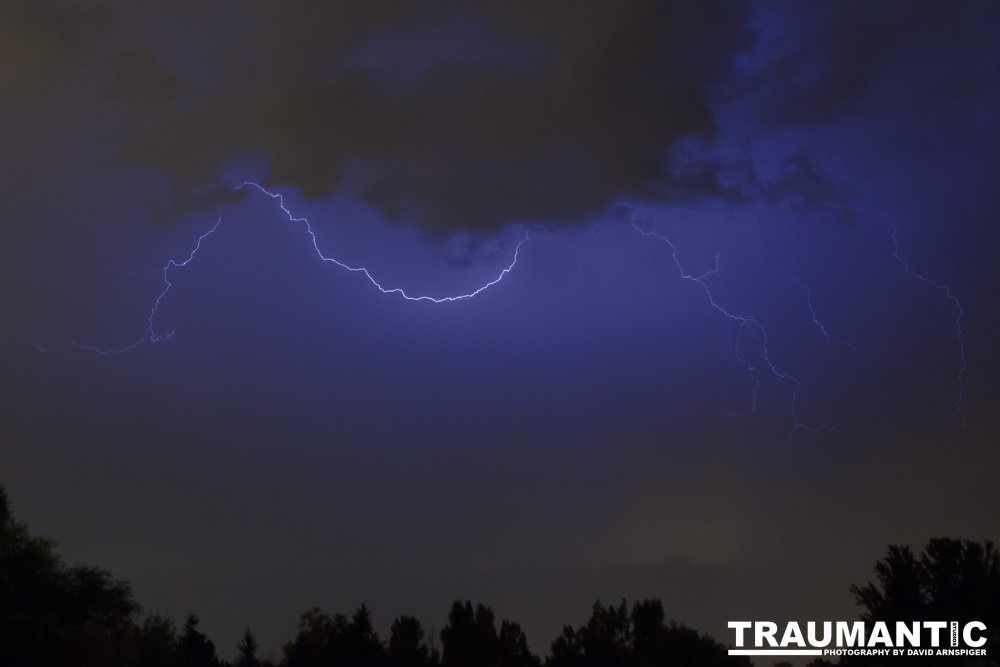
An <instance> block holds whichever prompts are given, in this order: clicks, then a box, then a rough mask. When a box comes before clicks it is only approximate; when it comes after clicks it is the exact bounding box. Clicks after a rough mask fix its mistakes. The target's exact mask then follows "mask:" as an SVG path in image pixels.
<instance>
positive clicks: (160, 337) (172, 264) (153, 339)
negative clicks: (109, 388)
mask: <svg viewBox="0 0 1000 667" xmlns="http://www.w3.org/2000/svg"><path fill="white" fill-rule="evenodd" d="M243 188H256V189H257V190H260V191H261V192H262V193H264V194H265V195H267V196H268V197H270V198H271V199H273V200H275V201H277V202H278V206H280V207H281V210H282V211H284V213H285V215H287V216H288V219H289V220H290V221H291V222H295V223H302V224H303V225H305V228H306V233H307V234H309V237H310V238H311V239H312V246H313V249H314V250H315V251H316V255H317V256H318V257H319V258H320V259H321V260H322V261H323V262H327V263H330V264H335V265H337V266H339V267H340V268H342V269H345V270H347V271H351V272H353V273H362V274H364V276H365V277H366V278H367V279H368V281H369V282H370V283H371V284H372V285H374V286H375V288H376V289H378V291H379V292H381V293H382V294H395V295H398V296H400V297H402V298H403V299H406V300H407V301H429V302H431V303H450V302H452V301H466V300H468V299H471V298H473V297H475V296H478V295H479V294H481V293H482V292H484V291H485V290H487V289H489V288H490V287H493V286H494V285H496V284H497V283H499V282H500V281H501V280H503V279H504V277H505V276H506V275H507V274H508V273H510V272H511V271H512V270H513V268H514V265H515V264H517V257H518V253H519V252H520V250H521V246H523V245H524V244H525V243H527V242H528V240H529V236H528V234H527V233H526V234H525V235H524V238H523V239H521V241H520V242H519V243H518V244H517V246H515V247H514V257H513V259H512V260H511V262H510V264H509V265H508V266H507V267H506V268H505V269H504V270H503V271H501V272H500V275H498V276H497V277H496V278H494V279H493V280H491V281H490V282H488V283H486V284H485V285H483V286H481V287H479V288H478V289H476V290H475V291H472V292H469V293H468V294H459V295H456V296H445V297H433V296H428V295H419V296H413V295H410V294H407V292H406V291H405V290H404V289H403V288H401V287H385V286H383V285H382V284H381V283H380V282H379V281H377V280H376V279H375V277H374V276H372V274H371V273H369V271H368V269H366V268H365V267H363V266H351V265H349V264H345V263H344V262H341V261H340V260H338V259H336V258H334V257H328V256H326V255H324V254H323V252H322V251H321V250H320V249H319V241H318V240H317V238H316V233H315V232H314V231H313V229H312V225H311V224H310V223H309V220H307V219H306V218H297V217H295V216H294V215H293V214H292V212H291V211H290V210H289V209H288V207H286V206H285V200H284V197H283V196H282V195H280V194H277V193H274V192H270V191H268V190H266V189H265V188H264V187H262V186H261V185H258V184H257V183H253V182H251V181H246V182H244V183H243V184H242V185H239V186H236V187H234V188H233V189H234V190H242V189H243ZM221 223H222V216H221V215H220V216H219V218H218V220H216V222H215V225H213V226H212V228H211V229H209V230H208V231H207V232H205V233H204V234H202V235H201V236H200V237H198V243H197V244H195V247H194V249H193V250H192V251H191V253H190V254H189V255H188V257H187V259H185V260H184V261H182V262H177V261H174V260H170V261H169V262H167V263H166V264H165V265H164V266H163V268H162V269H158V271H162V272H163V283H164V285H165V286H164V288H163V291H162V292H160V295H159V296H157V297H156V301H155V302H154V303H153V307H152V308H151V309H150V311H149V319H148V320H147V322H148V326H147V328H146V331H145V332H144V333H143V335H142V337H141V338H140V339H139V340H137V341H136V342H135V343H133V344H131V345H129V346H127V347H122V348H116V349H102V348H99V347H94V346H91V345H81V344H79V343H77V342H76V341H70V342H71V343H72V345H73V347H75V348H77V349H78V350H88V351H91V352H96V353H97V354H101V355H108V354H123V353H125V352H130V351H131V350H134V349H135V348H137V347H139V346H140V345H142V344H143V343H146V342H149V343H158V342H160V341H164V340H170V339H171V338H172V337H173V335H174V333H175V332H174V331H171V332H170V333H167V334H158V333H157V332H156V329H155V327H154V320H155V318H156V312H157V310H158V309H159V307H160V302H161V301H163V299H164V298H165V297H166V296H167V294H168V293H169V292H170V288H171V287H173V284H172V283H171V282H170V278H169V272H170V269H172V268H181V267H183V266H187V265H188V263H190V262H191V261H192V260H193V259H194V256H195V254H196V253H197V252H198V250H200V249H201V244H202V241H204V240H205V239H206V238H208V237H209V236H211V235H212V234H214V233H215V232H216V230H218V229H219V225H220V224H221ZM37 349H39V350H40V351H43V352H44V351H45V349H46V348H44V347H43V346H39V347H38V348H37Z"/></svg>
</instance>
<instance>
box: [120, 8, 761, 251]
mask: <svg viewBox="0 0 1000 667" xmlns="http://www.w3.org/2000/svg"><path fill="white" fill-rule="evenodd" d="M441 7H442V6H440V5H435V7H434V8H433V9H432V8H429V7H423V8H421V9H419V10H418V9H416V8H415V7H413V6H411V5H409V4H401V3H393V2H383V3H373V4H369V3H366V4H365V5H364V8H363V9H361V8H359V7H358V6H345V5H344V4H341V3H338V4H336V5H333V6H331V7H326V6H323V7H319V8H317V7H315V6H314V5H312V4H308V3H294V4H293V6H292V7H291V8H289V9H288V10H287V11H286V9H285V7H284V6H282V9H281V11H280V12H278V11H275V10H274V7H273V6H271V5H268V4H264V5H261V6H259V7H258V10H259V11H260V14H259V19H260V23H259V25H258V27H257V28H256V29H255V30H251V31H250V34H249V35H248V36H246V38H245V39H243V40H242V41H240V42H239V43H238V46H237V47H234V48H238V49H240V50H241V56H240V60H241V62H244V63H249V64H250V65H251V66H252V67H254V68H255V69H256V71H257V72H258V75H256V76H253V77H250V78H251V79H252V81H250V82H249V83H248V84H247V85H245V86H226V87H225V88H224V92H220V93H215V92H210V93H207V94H205V95H204V96H202V98H201V99H199V101H198V103H196V104H193V105H189V106H188V107H187V108H186V109H185V110H183V111H180V112H177V113H175V114H173V115H171V116H170V117H169V118H167V119H165V120H164V121H163V122H162V123H160V124H158V125H157V126H156V127H155V129H153V130H152V131H150V132H148V133H147V134H145V135H143V136H141V137H140V138H138V139H136V140H135V141H131V142H129V143H128V144H127V145H126V146H124V147H123V150H122V156H123V158H124V159H125V160H126V161H127V162H129V163H135V164H141V165H149V166H153V167H156V168H158V169H161V170H162V171H163V172H164V173H165V174H167V176H168V178H169V182H170V184H171V186H172V188H173V190H174V192H175V193H177V196H178V197H180V198H186V197H187V196H188V195H187V194H186V193H188V192H189V191H190V190H192V189H194V188H197V187H200V186H205V185H207V184H211V183H212V182H213V180H214V179H216V178H217V177H218V175H219V174H220V173H221V172H222V170H223V169H224V168H225V167H226V166H227V164H229V163H230V162H231V161H232V160H234V159H236V158H238V157H240V156H245V155H254V156H260V157H262V158H263V159H264V161H265V162H266V164H267V166H268V176H267V179H266V180H267V183H268V184H270V185H275V186H284V187H293V188H295V189H296V190H297V191H298V192H299V194H300V195H302V196H304V197H306V198H309V199H317V198H320V197H323V196H326V195H329V194H332V193H334V192H345V191H346V192H349V193H351V194H352V195H354V196H355V197H356V198H358V199H359V200H361V201H363V202H365V203H367V204H369V205H371V206H373V207H374V208H375V209H376V210H377V211H379V213H380V214H381V215H383V216H384V217H386V218H388V219H390V220H393V221H408V222H413V223H416V224H417V225H419V226H420V227H421V228H423V229H424V230H426V231H431V232H434V233H441V234H447V233H449V232H452V231H455V230H472V231H491V230H495V229H498V228H500V227H503V226H505V225H508V224H510V223H514V222H521V221H529V220H530V221H533V222H536V223H578V222H585V221H586V220H587V219H589V218H591V217H593V216H595V215H598V214H600V213H601V212H602V211H604V210H605V209H606V207H607V206H609V204H611V203H612V202H613V201H615V200H617V199H620V198H631V199H638V200H649V201H669V200H673V199H677V198H685V197H700V196H709V197H721V198H730V199H731V198H734V197H735V198H738V196H739V195H738V193H733V192H730V191H729V190H728V189H727V187H726V186H724V185H723V184H722V183H721V182H720V178H719V174H718V173H717V172H718V170H719V168H720V167H719V165H716V164H714V163H712V162H693V163H691V162H689V163H687V164H679V163H678V161H677V159H676V155H675V153H676V149H677V147H678V146H679V144H680V143H681V142H682V141H685V140H694V141H696V142H700V143H702V144H704V143H710V142H711V141H712V140H713V138H714V137H715V135H716V131H717V127H716V123H715V118H714V116H713V112H712V110H711V108H710V104H709V101H708V97H709V88H710V86H711V83H712V81H713V80H715V79H717V78H718V77H720V76H724V75H725V74H726V72H727V71H728V66H729V63H730V61H731V59H732V57H733V56H734V55H735V54H736V53H738V52H739V51H740V49H741V48H744V47H746V46H747V45H748V44H749V43H750V35H749V33H748V31H747V30H746V29H745V28H744V20H743V16H742V12H741V9H740V6H739V5H737V4H735V3H732V2H728V1H726V0H715V1H713V2H706V3H698V4H697V5H693V4H691V3H681V2H678V3H660V2H637V3H629V4H627V5H618V4H616V5H609V4H607V3H597V2H593V3H587V4H585V5H582V6H581V5H580V4H579V3H568V2H559V3H549V4H546V5H545V6H544V9H542V10H539V7H538V5H537V4H534V3H527V2H516V3H503V4H501V5H496V6H490V7H482V6H476V7H470V6H463V5H457V4H456V5H451V6H449V7H448V8H447V9H446V10H445V9H442V8H441ZM404 19H405V22H406V25H407V28H406V29H405V30H404V29H403V28H402V27H401V26H402V24H403V21H404ZM372 42H377V43H379V44H382V45H384V44H388V45H389V48H388V49H385V48H383V49H381V51H380V52H382V53H385V52H389V53H393V54H395V56H396V57H395V58H388V59H387V58H384V57H383V59H382V60H381V61H371V60H370V59H366V53H367V51H368V49H367V48H366V45H368V44H370V43H372ZM515 47H516V48H515ZM512 54H513V55H512ZM133 60H134V62H133V63H132V64H134V65H138V64H142V63H141V62H139V61H138V60H135V59H133ZM232 60H233V59H230V63H231V62H232ZM126 64H127V63H126ZM147 64H148V63H147ZM229 78H230V79H231V78H232V77H229ZM163 84H164V86H166V87H168V88H171V90H172V89H173V86H174V82H173V80H172V79H170V78H164V79H163ZM161 92H162V95H161V94H160V93H157V92H156V91H154V90H150V89H145V90H144V92H143V96H145V97H148V98H153V99H156V98H166V97H168V93H169V92H170V91H167V90H166V89H165V90H163V91H161Z"/></svg>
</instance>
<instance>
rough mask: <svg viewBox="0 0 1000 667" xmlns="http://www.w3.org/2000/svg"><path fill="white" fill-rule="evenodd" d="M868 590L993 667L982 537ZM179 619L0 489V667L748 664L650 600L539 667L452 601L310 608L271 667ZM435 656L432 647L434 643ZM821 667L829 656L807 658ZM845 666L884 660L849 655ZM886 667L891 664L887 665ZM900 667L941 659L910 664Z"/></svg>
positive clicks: (569, 638)
mask: <svg viewBox="0 0 1000 667" xmlns="http://www.w3.org/2000/svg"><path fill="white" fill-rule="evenodd" d="M875 574H876V578H877V582H875V583H871V582H870V583H868V584H866V585H865V586H852V587H851V592H852V593H853V594H854V596H855V599H856V600H857V602H858V605H859V606H861V607H862V608H863V609H864V610H865V611H864V612H863V614H862V618H864V619H865V620H867V621H886V622H895V621H897V620H900V621H916V620H925V619H926V620H931V619H933V620H940V619H947V620H958V621H967V620H979V621H982V622H984V623H985V624H986V626H987V628H988V636H989V641H988V643H987V649H988V655H989V656H990V658H988V659H987V660H986V661H980V660H970V661H964V660H962V659H954V658H952V659H949V660H947V661H945V662H944V663H943V664H949V665H958V664H997V663H996V662H993V660H995V656H994V650H993V649H994V648H995V647H996V646H997V645H998V635H997V631H998V630H1000V556H998V554H997V552H996V550H995V549H994V548H993V545H992V544H991V543H989V542H987V543H985V544H980V543H977V542H970V541H957V540H949V539H938V540H932V541H931V542H930V543H929V544H928V545H927V547H926V548H925V550H924V551H923V552H922V553H920V554H914V553H913V552H912V551H911V550H910V549H909V548H908V547H895V546H893V547H890V548H889V554H888V556H887V557H886V558H885V559H884V560H880V561H878V563H876V566H875ZM198 625H199V623H198V618H197V617H196V616H193V615H192V616H189V617H188V618H187V619H186V621H185V623H184V625H183V627H181V628H177V626H176V625H175V623H174V621H173V620H172V619H170V618H167V617H164V616H160V615H155V614H154V615H146V616H143V613H142V609H141V607H140V606H139V605H138V603H137V602H136V601H135V599H134V597H133V595H132V590H131V587H130V586H129V585H128V584H127V583H125V582H120V581H115V580H114V579H113V578H112V577H111V575H110V574H109V573H108V572H105V571H102V570H98V569H95V568H90V567H82V566H75V567H68V566H66V565H65V564H63V562H62V561H61V559H60V558H59V557H58V555H56V553H55V549H54V543H53V542H51V541H50V540H47V539H44V538H39V537H33V536H32V535H31V534H30V533H29V532H28V529H27V526H25V525H24V524H23V523H22V522H19V521H16V520H15V519H14V518H13V516H12V515H11V512H10V506H9V503H8V499H7V495H6V493H5V492H4V490H3V487H2V486H0V667H340V666H344V667H540V666H541V665H542V664H543V663H544V664H545V665H546V667H652V666H653V665H656V666H658V667H659V666H671V665H672V666H675V667H714V666H716V665H745V666H749V665H751V664H752V663H751V662H750V661H749V660H748V659H747V658H744V657H735V656H729V655H728V654H727V649H726V647H725V646H723V645H722V644H720V643H718V642H717V641H715V640H714V639H713V638H711V637H710V636H708V635H706V634H699V633H698V632H696V631H694V630H692V629H690V628H687V627H685V626H684V625H680V624H677V623H675V622H673V621H671V622H669V623H667V622H666V616H665V613H664V609H663V605H662V604H661V603H660V601H659V600H655V599H651V600H642V601H639V602H635V603H634V604H633V605H632V606H631V607H629V606H628V604H627V603H626V601H625V600H622V601H621V603H620V604H618V605H607V606H605V605H602V604H601V603H600V602H597V603H595V604H594V606H593V609H592V612H591V615H590V618H589V619H588V620H587V622H586V623H585V624H584V625H583V626H581V627H579V628H576V629H574V628H573V627H571V626H566V627H564V628H563V631H562V633H561V634H560V635H559V636H558V637H557V638H556V639H555V640H554V641H553V642H552V643H551V645H550V646H549V647H548V653H547V655H546V656H545V659H544V661H543V660H542V659H541V658H540V657H539V655H538V654H536V653H533V652H532V651H531V650H530V648H529V646H528V642H527V638H526V637H525V634H524V632H523V631H522V629H521V626H520V625H518V624H517V623H515V622H513V621H509V620H501V621H500V622H499V625H498V624H497V619H496V618H495V615H494V613H493V611H492V610H491V609H490V608H489V607H486V606H484V605H481V604H480V605H477V606H475V607H474V606H473V605H472V603H471V602H455V603H454V604H453V605H452V608H451V611H450V613H449V615H448V622H447V624H446V625H445V626H444V628H442V629H441V631H440V633H438V635H436V636H430V635H428V633H427V632H426V631H425V629H424V628H423V627H422V625H421V624H420V621H418V620H417V619H416V618H413V617H411V616H400V617H398V618H396V619H395V620H394V621H393V623H392V626H391V630H390V632H389V637H388V639H382V638H381V637H380V636H379V633H377V632H376V631H375V629H374V626H373V623H372V613H371V610H369V609H368V608H367V607H366V606H364V605H362V606H361V608H359V609H358V610H356V611H355V612H354V613H353V614H352V615H351V616H350V617H348V616H345V615H343V614H335V615H333V616H331V615H329V614H327V613H324V612H322V611H321V610H319V609H312V610H310V611H308V612H307V613H305V614H303V615H302V617H301V619H300V621H299V627H298V632H297V634H296V636H295V637H294V639H293V640H292V641H290V642H288V643H286V644H285V645H284V646H283V647H282V655H281V657H280V659H279V660H278V662H277V663H274V662H271V661H268V660H264V659H262V658H261V657H260V656H259V655H258V652H259V651H258V646H257V641H256V639H255V637H254V635H253V633H252V632H251V630H250V629H249V628H248V629H247V630H246V632H245V633H244V635H243V637H242V639H241V640H240V641H239V643H238V644H237V645H236V646H235V647H234V648H233V649H232V650H231V651H229V652H227V653H228V655H229V656H235V657H233V659H232V661H231V662H229V661H226V660H224V659H222V658H220V656H219V651H218V650H217V648H216V646H215V644H214V643H213V642H212V640H211V639H210V638H209V637H207V636H206V635H205V634H204V633H202V632H201V631H200V630H199V627H198ZM438 647H440V648H438ZM812 664H813V665H815V666H816V667H822V666H824V665H830V664H831V663H829V662H826V661H825V660H816V661H815V662H814V663H812ZM841 664H843V665H847V664H852V665H878V664H883V662H882V661H876V660H868V659H851V660H849V659H845V660H844V661H843V662H842V663H841ZM893 664H895V661H893ZM907 664H938V661H936V660H934V659H931V660H929V661H928V660H923V659H919V658H918V659H912V658H911V659H908V660H907Z"/></svg>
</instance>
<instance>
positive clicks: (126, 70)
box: [106, 49, 184, 106]
mask: <svg viewBox="0 0 1000 667" xmlns="http://www.w3.org/2000/svg"><path fill="white" fill-rule="evenodd" d="M183 91H184V84H183V83H182V82H181V80H180V79H178V78H177V77H176V76H174V75H173V74H171V73H170V72H169V71H167V70H166V69H165V68H164V67H163V65H161V64H160V63H159V62H158V61H157V60H156V57H155V56H153V54H151V53H149V52H148V51H143V50H141V49H133V50H131V51H126V52H124V53H120V54H118V55H117V56H115V58H114V60H113V61H112V63H111V80H110V82H109V83H108V87H107V90H106V92H107V94H108V96H109V97H111V98H112V99H114V100H117V101H119V102H124V103H126V104H133V105H153V106H166V105H169V104H170V103H171V102H173V101H174V100H176V99H177V98H178V97H179V96H180V95H181V93H182V92H183Z"/></svg>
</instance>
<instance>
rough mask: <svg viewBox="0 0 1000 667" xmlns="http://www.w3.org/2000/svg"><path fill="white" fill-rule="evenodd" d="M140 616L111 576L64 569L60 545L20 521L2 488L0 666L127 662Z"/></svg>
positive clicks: (127, 593) (110, 666)
mask: <svg viewBox="0 0 1000 667" xmlns="http://www.w3.org/2000/svg"><path fill="white" fill-rule="evenodd" d="M140 611H141V609H140V608H139V605H138V604H136V602H135V600H134V599H133V597H132V589H131V587H130V586H129V585H128V584H127V583H124V582H118V581H114V580H113V579H112V578H111V575H110V573H108V572H105V571H103V570H98V569H95V568H90V567H82V566H78V567H73V568H67V567H65V566H64V565H63V563H62V561H61V559H60V558H59V557H58V556H57V555H56V553H55V543H54V542H52V541H51V540H47V539H43V538H38V537H32V536H31V535H30V534H29V532H28V528H27V526H26V525H25V524H24V523H21V522H19V521H16V520H15V519H14V517H13V515H12V514H11V511H10V501H9V499H8V497H7V493H6V491H5V490H4V489H3V487H0V664H2V665H4V666H5V667H7V666H9V667H22V666H37V665H42V666H44V665H59V666H62V665H79V666H81V667H86V666H88V665H95V666H96V665H101V666H107V667H115V666H116V665H127V664H129V662H130V661H131V660H132V659H133V657H134V656H133V654H134V651H135V644H136V642H135V638H136V637H137V636H138V635H139V628H138V626H137V624H136V621H135V617H136V616H137V615H138V614H139V613H140Z"/></svg>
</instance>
